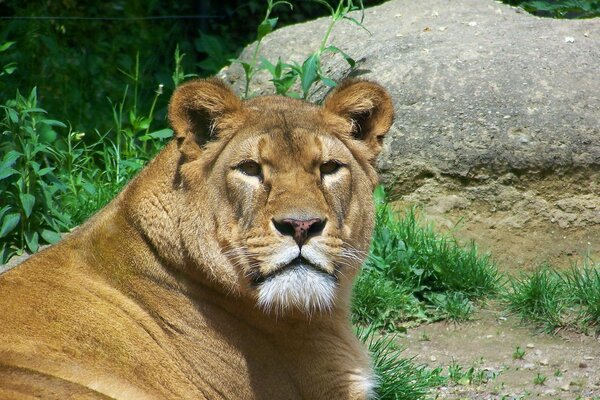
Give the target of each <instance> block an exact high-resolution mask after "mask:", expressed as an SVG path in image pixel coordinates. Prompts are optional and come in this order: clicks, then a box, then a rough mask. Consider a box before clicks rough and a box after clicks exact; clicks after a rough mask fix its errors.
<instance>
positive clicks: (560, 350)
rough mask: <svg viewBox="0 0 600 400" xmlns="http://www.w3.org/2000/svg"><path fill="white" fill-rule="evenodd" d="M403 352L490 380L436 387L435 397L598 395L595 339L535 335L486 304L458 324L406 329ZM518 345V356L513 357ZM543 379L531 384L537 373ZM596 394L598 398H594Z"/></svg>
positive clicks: (568, 398) (599, 359)
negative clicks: (472, 370)
mask: <svg viewBox="0 0 600 400" xmlns="http://www.w3.org/2000/svg"><path fill="white" fill-rule="evenodd" d="M399 342H400V344H401V345H402V346H404V347H406V350H405V351H404V353H403V354H404V356H410V357H415V359H414V360H415V362H416V363H418V364H426V365H428V366H430V367H432V368H433V367H439V366H441V367H443V368H444V369H445V372H447V369H448V366H449V365H451V364H453V363H456V364H458V365H460V366H462V367H463V369H468V368H470V367H471V366H473V367H475V370H476V371H483V373H484V374H485V375H486V376H488V377H489V378H490V379H489V381H488V382H487V383H483V384H466V385H451V386H448V387H445V386H444V387H440V388H438V389H437V390H436V391H435V392H434V393H433V395H434V396H435V395H437V396H438V397H437V398H439V399H482V400H483V399H507V400H508V399H533V398H537V397H542V398H548V399H564V400H573V399H578V398H581V399H591V398H593V397H594V396H600V339H598V338H593V337H590V336H585V335H579V334H573V333H569V332H559V333H558V334H557V335H548V334H543V333H539V334H536V333H535V332H534V331H533V330H532V328H531V327H527V326H521V325H520V324H519V321H518V319H516V318H515V317H512V316H507V315H505V314H503V313H502V312H501V311H498V310H497V309H494V308H492V309H486V310H483V311H480V312H478V313H477V314H476V316H475V318H474V319H473V320H472V321H469V322H466V323H462V324H457V325H455V324H452V323H447V322H439V323H434V324H428V325H421V326H419V327H417V328H414V329H410V330H409V332H408V334H407V335H406V337H403V338H401V339H399ZM517 347H520V348H521V349H523V350H524V351H525V354H524V356H523V359H514V358H513V353H514V352H515V350H516V348H517ZM538 374H539V375H540V376H542V377H545V378H546V379H545V381H544V383H543V384H535V383H534V379H535V378H536V377H537V376H538ZM599 398H600V397H599Z"/></svg>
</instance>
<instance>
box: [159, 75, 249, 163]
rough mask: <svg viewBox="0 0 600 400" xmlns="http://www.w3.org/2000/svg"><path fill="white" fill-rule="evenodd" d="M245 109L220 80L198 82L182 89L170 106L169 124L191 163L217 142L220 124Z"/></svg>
mask: <svg viewBox="0 0 600 400" xmlns="http://www.w3.org/2000/svg"><path fill="white" fill-rule="evenodd" d="M241 107H242V101H241V100H240V99H239V97H237V96H236V95H235V93H233V91H232V90H231V89H230V88H229V86H227V85H226V84H225V83H224V82H223V81H222V80H220V79H218V78H212V79H197V80H193V81H189V82H186V83H184V84H183V85H181V86H179V87H178V88H177V89H176V90H175V93H173V97H171V101H170V102H169V122H170V123H171V126H172V127H173V130H174V131H175V138H176V140H177V146H178V148H179V150H180V151H181V153H182V154H183V155H184V157H185V159H186V160H187V161H191V160H194V159H196V158H198V156H199V155H200V153H201V150H202V147H203V146H204V145H205V144H206V143H207V142H209V141H210V140H212V139H216V137H215V136H218V132H215V129H217V128H218V126H217V125H218V122H219V120H220V119H221V118H222V117H223V116H225V115H227V114H232V113H234V112H236V111H238V110H240V109H241Z"/></svg>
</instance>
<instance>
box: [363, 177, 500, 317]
mask: <svg viewBox="0 0 600 400" xmlns="http://www.w3.org/2000/svg"><path fill="white" fill-rule="evenodd" d="M375 203H376V214H375V215H376V218H375V220H376V224H375V230H374V235H373V240H372V243H371V251H370V253H369V257H368V259H367V262H366V263H365V266H364V268H363V272H362V275H361V276H359V278H358V279H357V282H356V284H355V287H354V301H353V311H354V315H355V320H356V321H360V322H363V323H367V322H368V323H375V324H376V325H377V326H386V327H388V328H389V327H393V326H397V325H398V323H399V322H403V321H411V320H417V321H423V320H431V319H439V318H450V319H452V320H455V321H460V320H464V319H468V318H469V316H470V315H471V314H472V312H473V310H474V307H473V303H472V302H473V301H474V300H477V299H481V298H483V297H485V296H489V295H493V294H495V293H497V292H498V288H499V285H500V274H499V273H498V270H497V267H496V266H495V264H494V263H493V262H492V261H491V260H490V259H489V257H487V256H481V255H479V254H478V253H477V249H476V248H475V246H474V245H470V246H467V247H463V246H461V245H459V244H458V243H456V241H455V240H454V239H453V238H451V237H448V236H444V235H440V234H439V233H437V232H435V231H433V229H432V228H431V227H428V226H423V225H422V224H420V223H419V219H418V217H417V215H416V212H415V210H414V209H409V210H408V211H407V212H405V213H404V215H403V216H402V215H401V214H400V213H398V212H397V211H395V210H394V209H393V208H392V207H391V206H390V204H389V200H388V199H387V197H386V193H385V191H384V189H383V188H382V187H378V188H377V189H376V190H375Z"/></svg>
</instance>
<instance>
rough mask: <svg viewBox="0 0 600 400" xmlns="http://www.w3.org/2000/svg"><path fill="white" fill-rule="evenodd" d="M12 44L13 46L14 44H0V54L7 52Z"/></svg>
mask: <svg viewBox="0 0 600 400" xmlns="http://www.w3.org/2000/svg"><path fill="white" fill-rule="evenodd" d="M13 44H15V42H4V43H3V44H1V45H0V53H1V52H3V51H6V50H8V49H9V48H10V47H11V46H12V45H13Z"/></svg>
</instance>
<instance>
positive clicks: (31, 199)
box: [19, 193, 35, 218]
mask: <svg viewBox="0 0 600 400" xmlns="http://www.w3.org/2000/svg"><path fill="white" fill-rule="evenodd" d="M19 200H21V206H23V212H24V213H25V216H26V217H27V218H29V216H30V215H31V212H32V211H33V206H34V205H35V196H33V195H32V194H29V193H20V194H19Z"/></svg>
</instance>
